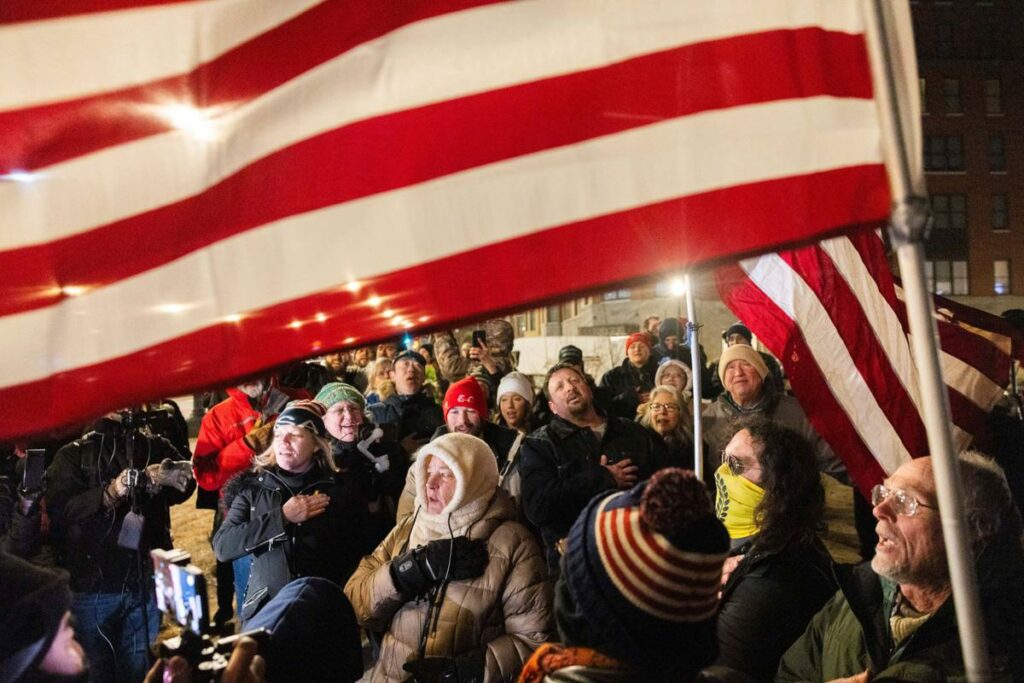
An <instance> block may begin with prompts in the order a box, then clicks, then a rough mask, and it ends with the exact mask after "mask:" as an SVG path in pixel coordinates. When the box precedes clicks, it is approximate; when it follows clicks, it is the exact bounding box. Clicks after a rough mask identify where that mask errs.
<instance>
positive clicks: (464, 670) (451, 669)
mask: <svg viewBox="0 0 1024 683" xmlns="http://www.w3.org/2000/svg"><path fill="white" fill-rule="evenodd" d="M402 668H403V669H405V670H406V671H407V672H408V673H410V674H412V678H410V679H409V680H410V681H413V682H414V683H480V682H481V681H483V680H484V651H483V650H473V651H472V652H469V653H467V654H464V655H459V656H458V657H454V658H453V657H424V658H423V659H414V660H412V661H410V662H406V663H405V664H404V665H403V666H402Z"/></svg>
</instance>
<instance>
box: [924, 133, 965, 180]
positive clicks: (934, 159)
mask: <svg viewBox="0 0 1024 683" xmlns="http://www.w3.org/2000/svg"><path fill="white" fill-rule="evenodd" d="M924 170H926V171H962V170H964V143H963V139H962V138H961V137H960V136H959V135H926V136H925V138H924Z"/></svg>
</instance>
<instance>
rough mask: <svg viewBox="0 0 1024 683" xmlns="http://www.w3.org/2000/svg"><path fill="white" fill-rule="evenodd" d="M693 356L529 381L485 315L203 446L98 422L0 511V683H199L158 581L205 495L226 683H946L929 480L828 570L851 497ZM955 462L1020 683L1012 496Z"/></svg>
mask: <svg viewBox="0 0 1024 683" xmlns="http://www.w3.org/2000/svg"><path fill="white" fill-rule="evenodd" d="M686 339H687V326H686V322H685V321H682V320H679V319H674V318H671V319H666V320H663V321H662V320H658V319H653V320H652V319H648V320H647V321H645V323H644V326H643V329H641V330H640V331H638V332H636V333H634V334H631V335H629V336H628V337H627V338H626V339H625V342H624V344H623V347H622V354H623V359H622V362H621V364H619V365H617V366H615V367H614V368H612V369H611V370H610V371H608V372H607V373H605V374H604V375H603V376H602V377H601V378H600V380H599V381H597V380H595V379H594V378H593V377H591V376H590V375H589V374H587V370H586V363H585V358H584V354H583V352H582V351H581V350H580V349H579V348H578V347H576V346H571V345H570V346H566V347H564V348H562V349H561V350H560V352H559V354H558V358H557V362H555V363H554V364H553V365H552V366H551V367H550V368H549V369H548V370H547V373H546V375H545V376H544V377H542V378H531V377H528V376H526V375H524V374H522V373H520V372H518V371H517V370H516V363H515V357H514V354H513V352H512V341H513V334H512V328H511V326H510V325H509V324H508V323H507V322H506V321H504V320H490V321H487V322H486V323H485V324H483V325H482V326H481V329H480V330H479V331H477V332H476V333H474V334H473V335H472V336H471V337H470V338H469V339H468V340H466V341H464V342H463V343H462V344H460V340H458V339H457V338H456V337H455V336H454V335H453V334H452V333H450V332H443V333H435V334H433V335H431V336H428V337H424V338H421V339H419V340H416V343H415V344H414V345H412V346H411V347H409V348H404V347H403V345H400V344H381V345H379V346H377V347H376V348H362V349H357V350H355V351H353V352H351V353H348V352H338V353H331V354H327V355H326V356H324V357H323V358H322V359H319V360H317V361H310V362H304V363H299V364H296V365H293V366H291V367H289V368H286V369H283V370H281V371H280V372H277V373H274V374H272V375H266V376H260V377H255V378H248V379H246V380H245V381H243V382H240V383H238V384H236V385H235V386H232V387H229V388H227V389H226V390H225V392H224V393H223V394H222V395H221V396H220V397H219V398H220V400H216V401H213V402H212V404H211V405H210V407H209V409H208V410H207V411H206V413H205V415H204V416H203V418H202V422H201V424H200V427H199V430H198V436H197V438H196V440H195V442H194V447H193V446H192V445H191V444H190V442H189V440H188V436H187V428H186V426H185V422H184V419H183V418H182V416H181V413H180V411H178V410H177V406H176V405H175V404H174V403H173V402H169V401H165V402H157V403H153V404H146V405H144V406H140V407H136V408H133V409H131V410H125V411H118V412H114V413H111V414H108V415H106V416H103V417H102V418H100V419H99V420H97V421H96V422H95V423H93V424H92V425H90V426H89V427H88V428H87V430H86V431H85V433H84V434H83V435H81V436H79V437H77V438H75V439H74V440H71V441H70V442H68V443H59V442H58V443H53V444H50V445H49V452H48V455H47V461H48V463H47V468H46V473H45V476H44V477H43V478H42V482H41V485H40V486H39V487H38V490H31V491H30V490H25V489H21V490H19V491H17V492H15V493H14V494H13V495H12V496H11V505H10V511H9V514H7V515H6V516H4V517H0V522H2V524H3V526H4V527H6V535H5V537H4V549H3V552H0V681H12V682H13V681H31V680H91V681H119V682H120V681H126V682H132V683H138V682H139V681H143V680H145V681H156V680H165V681H186V680H193V678H192V675H193V674H194V673H196V672H195V671H194V669H195V668H196V662H194V661H187V660H186V659H182V658H180V657H172V658H168V659H156V660H154V657H153V655H152V650H151V646H152V645H153V643H154V641H155V639H156V637H157V634H158V633H159V632H160V628H161V623H160V612H159V611H158V608H157V603H156V600H155V597H154V591H153V589H152V586H153V565H152V564H151V563H150V561H149V552H150V551H151V550H155V549H165V550H166V549H170V548H171V547H172V541H173V539H172V531H173V530H172V529H171V525H170V515H169V510H170V507H171V506H173V505H177V504H181V503H183V502H184V501H186V500H188V499H190V498H192V497H193V494H195V499H196V504H197V505H198V506H201V507H208V508H211V509H213V510H215V514H214V522H213V528H212V529H211V530H210V533H211V544H212V547H213V550H214V553H215V555H216V560H217V564H216V583H217V605H218V610H217V611H216V613H215V614H214V615H212V619H211V621H212V624H211V632H212V633H215V634H228V633H234V632H250V631H256V632H258V633H259V634H262V635H259V636H257V637H256V639H255V640H252V639H250V638H248V637H246V638H242V639H241V640H240V641H238V642H239V644H238V645H236V646H235V648H234V652H233V653H232V660H231V664H230V665H229V667H228V670H227V671H226V672H225V674H224V680H228V681H262V680H271V681H275V680H281V681H307V680H308V681H318V680H339V681H344V680H358V679H363V680H366V681H370V682H372V683H376V682H381V683H384V682H390V681H396V682H397V681H420V682H424V683H426V682H441V681H446V682H455V683H470V682H474V683H490V682H491V681H523V682H526V683H534V682H538V681H551V682H557V681H563V682H569V681H595V682H597V681H601V682H604V681H696V680H704V681H722V682H725V683H728V682H730V681H739V682H743V681H766V680H782V681H826V680H844V681H846V680H848V681H868V680H911V681H930V680H955V679H958V678H963V677H964V675H965V673H964V663H963V657H962V655H961V651H960V641H959V636H958V632H957V628H956V615H955V612H954V606H953V603H952V598H951V587H950V577H949V571H948V569H947V567H946V560H945V554H944V542H943V535H942V527H941V524H940V520H939V516H938V511H937V498H936V486H935V478H934V475H933V471H932V464H931V461H930V459H929V458H919V459H916V460H913V461H910V462H907V463H905V464H904V465H903V466H901V467H900V468H899V469H898V470H897V471H895V472H893V473H892V474H891V475H890V476H889V477H888V478H887V479H886V480H885V481H884V482H883V483H881V484H879V485H877V486H875V487H874V489H873V490H872V491H871V494H870V497H868V496H860V494H854V495H855V498H859V501H858V502H857V503H856V504H855V506H854V509H855V512H856V520H851V521H856V527H857V531H858V534H859V536H860V547H861V552H862V556H863V559H864V562H863V563H861V564H857V565H841V564H837V563H836V562H835V561H834V560H833V559H832V557H831V556H830V554H829V552H828V550H827V549H826V547H825V545H824V544H823V542H822V533H823V529H824V510H825V499H826V496H825V490H826V487H828V486H831V485H833V484H834V483H835V481H838V482H840V483H843V484H849V483H850V480H849V477H848V475H847V472H846V469H845V468H844V466H843V463H842V461H841V460H840V458H839V457H838V456H837V455H836V454H835V453H834V452H833V451H832V450H831V449H830V448H829V446H828V444H826V443H825V441H824V440H823V439H822V438H821V437H820V436H819V435H818V434H817V432H816V431H815V430H814V428H813V427H812V425H811V423H810V421H809V420H808V418H807V415H806V413H805V412H804V408H805V407H804V406H801V405H800V403H799V402H798V401H797V399H796V398H794V397H793V396H791V395H789V394H788V393H787V391H786V384H785V377H784V375H783V373H782V369H781V367H780V365H779V363H778V361H777V360H776V359H775V358H773V357H772V356H771V355H770V354H766V353H764V352H762V351H758V350H756V349H754V348H753V346H752V345H751V344H752V343H753V335H751V333H750V330H749V329H747V328H746V327H745V326H744V325H743V324H742V323H736V324H734V325H732V326H730V327H729V328H728V329H726V330H725V331H724V332H723V334H722V340H723V347H724V349H723V352H722V354H721V357H720V358H719V359H718V360H717V361H716V362H715V363H714V364H709V363H708V362H707V357H706V354H704V350H703V349H698V354H697V356H698V358H700V361H699V365H700V367H696V368H694V367H692V360H691V358H692V354H691V350H690V348H689V347H688V346H687V344H686ZM696 383H699V385H700V387H701V394H702V396H703V397H704V398H705V400H706V404H705V405H703V406H702V409H701V412H702V415H703V419H702V423H703V427H704V428H703V442H702V444H701V445H702V452H703V454H704V455H703V460H702V461H701V462H700V463H699V464H700V466H701V467H700V468H697V469H700V470H702V471H703V477H702V478H701V477H698V476H697V475H696V474H695V472H694V469H695V467H694V466H695V464H696V463H695V460H694V453H695V448H694V445H695V444H694V438H695V436H694V435H695V432H694V424H693V388H694V385H695V384H696ZM25 455H26V449H25V448H23V447H22V446H20V445H19V446H18V448H17V453H16V456H18V457H13V458H10V459H8V460H7V461H6V462H7V464H11V463H14V464H16V467H17V468H21V469H25V468H26V465H25V462H26V458H25V457H24V456H25ZM958 467H959V472H960V476H961V481H962V485H963V487H964V492H965V501H964V504H965V507H966V512H967V520H968V522H969V533H970V540H971V547H972V551H973V553H974V560H975V566H976V570H977V573H978V579H979V584H980V596H981V606H982V613H983V615H984V621H985V625H986V630H987V635H988V644H989V657H990V663H991V666H992V679H993V680H1024V647H1022V646H1024V591H1022V590H1021V588H1020V587H1019V583H1020V582H1019V580H1018V578H1019V576H1021V575H1022V574H1021V571H1022V570H1024V546H1022V522H1021V515H1020V512H1019V511H1018V508H1017V503H1016V499H1015V497H1014V492H1013V491H1012V489H1011V486H1010V484H1009V483H1008V481H1007V477H1006V475H1005V474H1004V473H1003V471H1002V469H1001V468H1000V466H999V465H997V464H996V463H995V462H994V461H993V460H991V459H989V458H988V457H986V456H984V455H982V454H980V453H977V452H966V453H963V454H961V455H960V456H959V460H958ZM9 475H10V477H11V478H13V479H14V480H18V478H19V477H21V476H23V475H22V473H21V472H20V469H19V470H18V471H15V472H10V473H9ZM15 488H17V487H15ZM44 542H45V543H44ZM15 556H21V557H23V558H28V559H30V560H32V561H33V562H34V563H35V564H29V563H26V562H25V561H24V560H23V559H20V558H18V557H15ZM46 564H53V565H56V566H57V567H59V568H60V571H59V572H58V571H53V570H51V569H46V568H43V567H42V566H41V565H46Z"/></svg>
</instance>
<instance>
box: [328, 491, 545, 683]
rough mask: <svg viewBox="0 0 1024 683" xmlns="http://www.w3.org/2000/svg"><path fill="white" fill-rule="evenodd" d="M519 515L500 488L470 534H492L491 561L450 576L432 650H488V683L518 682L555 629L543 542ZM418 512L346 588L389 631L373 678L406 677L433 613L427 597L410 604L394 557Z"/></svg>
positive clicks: (376, 681) (371, 624) (363, 620)
mask: <svg viewBox="0 0 1024 683" xmlns="http://www.w3.org/2000/svg"><path fill="white" fill-rule="evenodd" d="M514 515H515V511H514V507H513V505H512V501H511V500H510V498H509V497H508V494H507V493H505V492H504V491H502V490H501V489H498V490H497V491H496V493H495V496H494V498H493V500H492V501H491V504H490V507H489V508H488V510H487V512H486V513H484V516H483V518H482V519H481V520H480V521H479V522H477V523H476V524H475V525H474V526H473V527H472V529H471V531H470V533H469V534H468V536H469V537H470V538H474V539H476V538H483V539H486V540H487V551H488V555H489V556H490V560H489V561H488V563H487V567H486V569H485V570H484V573H483V575H481V576H479V577H477V578H475V579H468V580H463V581H452V582H451V583H449V584H448V586H447V589H446V592H445V594H444V602H443V603H442V605H441V608H440V615H439V618H438V622H437V629H436V631H434V632H433V633H432V635H431V636H430V637H429V638H428V639H427V643H426V653H425V654H426V656H428V657H431V656H434V657H454V656H458V655H462V654H466V653H468V652H471V651H472V650H474V649H476V648H481V647H482V648H485V649H486V656H485V662H486V663H485V673H484V681H485V683H491V682H493V681H514V680H516V677H517V676H518V675H519V670H520V669H521V668H522V666H523V662H524V661H526V659H528V658H529V656H530V653H532V652H533V650H534V649H535V648H537V647H538V646H539V645H540V644H541V643H542V642H544V641H545V640H546V639H547V637H548V633H549V631H550V627H551V624H550V622H551V596H550V589H549V584H548V583H547V581H546V580H545V579H546V576H547V572H546V571H545V568H544V559H543V557H542V555H541V551H540V548H539V547H538V546H537V542H536V541H534V540H533V537H532V535H531V534H530V532H529V531H527V530H526V528H525V527H523V526H522V525H521V524H518V523H516V522H513V521H511V520H512V519H513V517H514ZM414 523H415V518H412V517H410V518H408V519H406V520H405V521H403V522H400V523H399V524H398V526H396V527H395V528H394V529H393V530H392V531H391V533H390V534H389V535H388V537H387V538H386V539H384V542H383V543H381V544H380V546H378V547H377V549H376V550H375V551H374V552H373V554H372V555H370V556H369V557H366V558H364V559H363V561H362V562H361V563H360V564H359V568H358V569H356V571H355V573H354V574H353V575H352V578H351V579H349V582H348V584H347V585H346V586H345V594H346V595H347V596H348V598H349V600H350V601H351V602H352V606H353V607H354V608H355V612H356V618H357V619H358V620H359V623H360V624H362V625H363V626H364V627H366V628H368V629H370V630H375V631H384V630H386V631H387V633H386V634H385V636H384V640H383V642H382V643H381V651H380V658H379V659H378V661H377V664H376V666H375V667H374V669H373V671H372V672H371V674H370V677H369V680H370V681H371V682H372V683H382V682H385V681H404V680H407V679H408V677H409V675H408V674H407V673H405V671H403V670H402V665H403V664H404V663H405V662H406V661H408V660H409V659H410V658H413V657H415V656H416V653H417V649H418V646H419V642H420V635H421V632H422V630H423V626H424V622H425V621H426V618H427V607H428V603H427V602H426V601H422V600H420V601H410V602H404V601H403V599H402V597H401V596H400V595H399V593H398V591H397V590H396V589H395V586H394V583H393V582H392V580H391V573H390V569H389V564H390V562H391V561H392V560H393V559H394V558H395V557H396V556H398V555H401V554H402V553H404V552H405V551H406V550H407V549H408V548H407V547H406V546H407V544H408V540H409V534H410V532H411V531H412V526H413V524H414Z"/></svg>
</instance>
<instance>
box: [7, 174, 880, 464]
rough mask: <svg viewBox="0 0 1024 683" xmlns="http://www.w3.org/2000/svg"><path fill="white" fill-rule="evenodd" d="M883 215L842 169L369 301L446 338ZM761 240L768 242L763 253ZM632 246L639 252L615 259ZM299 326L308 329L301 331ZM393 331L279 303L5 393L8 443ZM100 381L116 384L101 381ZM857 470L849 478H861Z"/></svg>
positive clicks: (337, 311) (600, 232)
mask: <svg viewBox="0 0 1024 683" xmlns="http://www.w3.org/2000/svg"><path fill="white" fill-rule="evenodd" d="M851 209H852V213H851ZM888 211H889V192H888V181H887V179H886V175H885V170H884V168H883V167H882V166H864V167H855V168H848V169H841V170H838V171H832V172H828V173H820V174H813V175H808V176H798V177H796V178H787V179H782V180H775V181H768V182H764V183H757V184H753V185H747V186H739V187H733V188H728V189H724V190H720V191H717V192H711V193H705V194H702V195H697V196H692V197H686V198H682V199H679V200H674V201H670V202H663V203H659V204H655V205H652V206H646V207H641V208H638V209H634V210H631V211H627V212H623V213H618V214H612V215H607V216H601V217H598V218H594V219H591V220H587V221H581V222H578V223H574V224H571V225H567V226H564V227H561V228H556V229H551V230H545V231H541V232H537V233H533V234H530V235H526V236H523V237H520V238H518V239H514V240H508V241H505V242H497V243H493V244H489V245H487V246H485V247H482V248H480V249H475V250H472V251H468V252H464V253H462V254H457V255H454V256H451V257H448V258H444V259H440V260H437V261H433V262H430V263H425V264H421V265H418V266H414V267H410V268H407V269H404V270H400V271H397V272H394V273H391V274H389V275H382V276H380V277H377V278H375V279H373V280H370V281H369V282H368V284H367V286H366V288H365V289H364V290H363V292H364V294H365V295H367V296H368V295H369V294H376V295H379V296H382V297H385V298H386V299H387V301H388V306H389V307H390V308H392V310H394V311H395V313H396V314H397V315H402V316H405V317H406V318H407V319H409V320H413V321H416V320H418V319H419V317H420V316H423V315H426V316H429V317H430V318H429V327H430V328H432V329H443V328H446V327H448V326H451V325H458V324H461V323H464V322H468V321H472V320H476V319H479V317H480V316H481V315H484V314H489V315H491V314H497V313H500V312H501V311H503V310H509V309H510V308H511V307H517V308H522V307H523V306H526V305H528V304H531V303H545V302H548V301H553V300H555V299H556V298H558V299H561V298H564V297H567V296H571V295H573V294H577V293H583V292H587V291H594V290H598V289H601V288H605V287H607V286H610V285H613V284H617V283H620V282H628V281H630V280H639V279H642V278H647V277H649V275H650V273H653V272H659V271H668V270H671V269H674V268H681V267H685V266H687V265H689V264H693V263H697V262H701V261H706V260H709V259H714V258H722V257H724V256H728V255H731V254H734V253H737V252H739V253H742V252H750V251H753V250H755V249H758V248H762V245H763V246H764V248H772V247H777V246H778V245H779V244H784V243H792V242H798V241H805V240H807V239H809V238H811V237H813V236H815V235H820V234H821V233H822V232H825V231H827V230H829V229H832V228H838V227H839V226H842V225H844V224H846V223H847V222H849V221H854V222H857V223H863V224H875V223H876V222H878V221H881V220H883V219H884V218H885V217H886V216H887V215H888ZM708 225H715V226H717V230H719V231H720V233H721V234H728V235H729V240H728V244H724V242H725V240H709V239H707V234H706V232H705V229H706V226H708ZM767 235H771V238H772V242H770V243H766V242H765V237H766V236H767ZM627 241H628V242H629V243H630V247H631V248H629V249H623V248H621V247H622V245H623V244H624V243H625V242H627ZM525 255H529V259H528V260H527V259H526V257H525ZM567 259H568V260H567ZM570 262H571V263H570ZM496 263H513V264H516V268H517V269H518V271H517V275H516V276H515V277H508V278H495V277H494V264H496ZM580 263H585V264H586V268H587V271H588V272H589V273H600V277H595V278H591V279H587V280H586V286H585V287H584V288H581V286H580V283H581V279H580V274H579V271H578V269H577V268H576V267H572V265H571V264H580ZM466 282H487V283H488V286H487V287H483V288H477V289H476V290H475V294H474V296H453V295H452V293H453V292H463V291H465V286H466V285H465V283H466ZM339 284H341V283H339ZM239 286H244V283H239ZM319 313H326V314H328V317H327V319H326V320H325V321H324V322H317V315H318V314H319ZM741 317H742V316H741ZM296 320H298V321H305V324H303V325H302V326H301V327H299V328H298V329H294V328H293V327H292V326H291V324H292V323H293V321H296ZM427 326H428V325H427V324H425V325H424V327H427ZM352 330H358V331H359V333H358V336H359V338H358V339H355V340H352V341H345V340H346V339H347V338H348V337H349V336H350V334H351V331H352ZM398 330H399V328H396V327H393V326H390V325H388V324H387V321H386V320H384V319H383V318H381V316H380V315H379V313H378V312H377V311H376V310H374V309H372V308H371V307H369V306H367V305H366V304H365V303H363V302H362V300H361V299H360V300H357V299H355V298H354V296H353V295H352V294H351V293H349V292H347V291H345V290H344V289H340V288H339V289H338V290H332V291H328V292H323V293H319V294H314V295H311V296H307V297H304V298H301V299H297V300H293V301H289V302H285V303H282V304H279V305H276V306H272V307H267V308H265V309H263V310H261V311H258V312H255V313H253V314H251V315H250V316H249V317H248V318H247V319H246V320H243V321H242V322H241V323H238V324H222V325H214V326H211V327H207V328H204V329H200V330H196V331H195V332H192V333H189V334H186V335H183V336H181V337H178V338H176V339H173V340H170V341H167V342H165V343H161V344H157V345H154V346H152V347H149V348H147V349H145V350H142V351H138V352H136V353H131V354H128V355H125V356H122V357H119V358H115V359H112V360H109V361H104V362H102V363H97V364H94V365H90V366H86V367H79V368H74V369H70V370H66V371H63V372H59V373H57V374H55V375H53V376H52V377H50V378H47V379H42V380H38V381H34V382H29V383H25V384H21V385H17V386H11V387H7V388H4V389H0V405H3V406H4V419H3V420H0V440H3V439H9V438H13V437H16V436H22V435H27V434H30V433H34V432H40V431H43V430H46V429H50V428H54V427H58V426H61V425H66V424H74V423H81V422H84V421H86V420H88V419H91V418H93V417H95V416H97V415H101V414H103V413H104V412H107V411H108V410H112V409H115V408H119V407H122V406H125V405H129V404H131V403H136V402H138V399H139V396H143V395H145V396H152V397H157V396H180V395H182V394H183V393H187V392H190V391H192V390H195V389H198V388H201V387H210V386H216V385H218V384H221V383H225V382H229V381H231V380H233V379H236V378H239V377H242V376H245V375H248V374H251V373H254V372H257V371H259V370H263V369H265V368H268V367H274V366H277V365H279V364H281V363H283V362H285V361H288V360H291V359H296V358H305V357H309V356H312V355H314V354H318V353H323V352H324V351H327V350H329V349H332V348H341V347H344V346H349V345H363V344H366V343H368V342H370V341H374V340H378V339H383V338H386V337H393V336H395V335H396V334H397V331H398ZM51 343H52V344H58V345H59V344H61V343H63V342H62V341H60V340H51ZM67 343H72V341H71V340H68V342H67ZM780 357H781V356H780ZM105 377H116V378H117V381H116V382H105V381H101V380H102V378H105ZM829 400H831V397H830V396H829ZM822 401H823V402H824V399H822ZM823 405H824V403H823ZM815 427H817V428H819V429H821V428H820V427H819V426H818V425H817V424H815ZM849 466H850V464H848V467H849ZM857 467H858V466H856V465H854V466H853V470H851V471H864V467H861V469H859V470H858V469H857ZM876 467H877V465H876ZM864 476H865V477H870V473H868V474H865V475H864Z"/></svg>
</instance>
